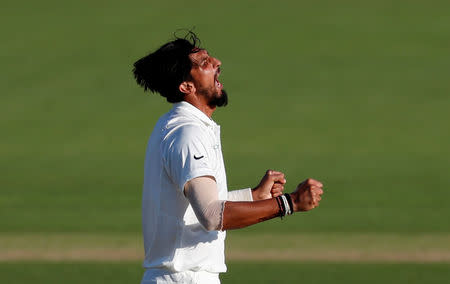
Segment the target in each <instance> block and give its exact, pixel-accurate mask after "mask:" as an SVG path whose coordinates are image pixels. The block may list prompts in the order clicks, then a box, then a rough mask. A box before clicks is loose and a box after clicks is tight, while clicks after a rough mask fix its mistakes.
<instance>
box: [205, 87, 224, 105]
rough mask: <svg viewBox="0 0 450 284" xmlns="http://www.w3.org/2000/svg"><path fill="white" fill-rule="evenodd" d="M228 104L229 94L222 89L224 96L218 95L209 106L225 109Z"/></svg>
mask: <svg viewBox="0 0 450 284" xmlns="http://www.w3.org/2000/svg"><path fill="white" fill-rule="evenodd" d="M227 104H228V94H227V92H226V91H225V90H223V89H222V94H221V95H219V94H216V95H215V96H214V97H212V99H211V100H210V101H209V106H213V107H214V106H216V107H224V106H226V105H227Z"/></svg>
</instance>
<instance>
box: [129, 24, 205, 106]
mask: <svg viewBox="0 0 450 284" xmlns="http://www.w3.org/2000/svg"><path fill="white" fill-rule="evenodd" d="M174 37H175V40H173V41H170V42H168V43H166V44H164V45H163V46H161V47H160V48H158V49H157V50H156V51H155V52H153V53H150V54H148V55H147V56H145V57H142V58H141V59H139V60H138V61H136V62H135V63H134V69H133V74H134V78H135V79H136V82H137V83H138V84H139V85H140V86H141V87H143V88H144V91H147V90H149V91H151V92H152V93H155V92H157V93H160V94H161V96H163V97H165V98H166V99H167V101H168V102H170V103H176V102H180V101H182V100H183V98H184V94H183V93H182V92H180V90H179V89H178V87H179V86H180V84H181V83H182V82H183V81H185V80H188V79H189V78H190V71H191V68H192V62H191V60H190V58H189V54H191V53H194V52H197V51H198V47H199V45H200V40H199V38H198V37H197V36H196V35H195V34H194V33H193V32H192V31H188V32H187V34H186V35H185V36H184V37H177V36H176V35H174Z"/></svg>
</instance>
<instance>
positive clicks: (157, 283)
mask: <svg viewBox="0 0 450 284" xmlns="http://www.w3.org/2000/svg"><path fill="white" fill-rule="evenodd" d="M175 283H184V284H220V279H219V273H211V272H206V271H198V272H194V271H185V272H168V271H167V270H163V269H147V270H146V271H145V272H144V276H143V277H142V281H141V284H175Z"/></svg>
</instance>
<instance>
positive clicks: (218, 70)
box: [214, 68, 223, 89]
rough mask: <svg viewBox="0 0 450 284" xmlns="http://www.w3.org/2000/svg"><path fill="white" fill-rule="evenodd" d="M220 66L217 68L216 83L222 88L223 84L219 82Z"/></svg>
mask: <svg viewBox="0 0 450 284" xmlns="http://www.w3.org/2000/svg"><path fill="white" fill-rule="evenodd" d="M219 75H220V68H217V71H216V75H215V76H214V83H215V85H216V87H217V88H218V89H222V88H223V85H222V83H220V82H219Z"/></svg>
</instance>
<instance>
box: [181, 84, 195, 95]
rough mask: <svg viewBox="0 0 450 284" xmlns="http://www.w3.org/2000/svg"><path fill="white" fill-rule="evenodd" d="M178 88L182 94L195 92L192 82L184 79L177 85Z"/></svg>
mask: <svg viewBox="0 0 450 284" xmlns="http://www.w3.org/2000/svg"><path fill="white" fill-rule="evenodd" d="M178 90H180V92H182V93H183V94H186V95H189V94H191V93H194V92H195V86H194V84H193V83H192V82H189V81H184V82H182V83H181V84H180V86H178Z"/></svg>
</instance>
